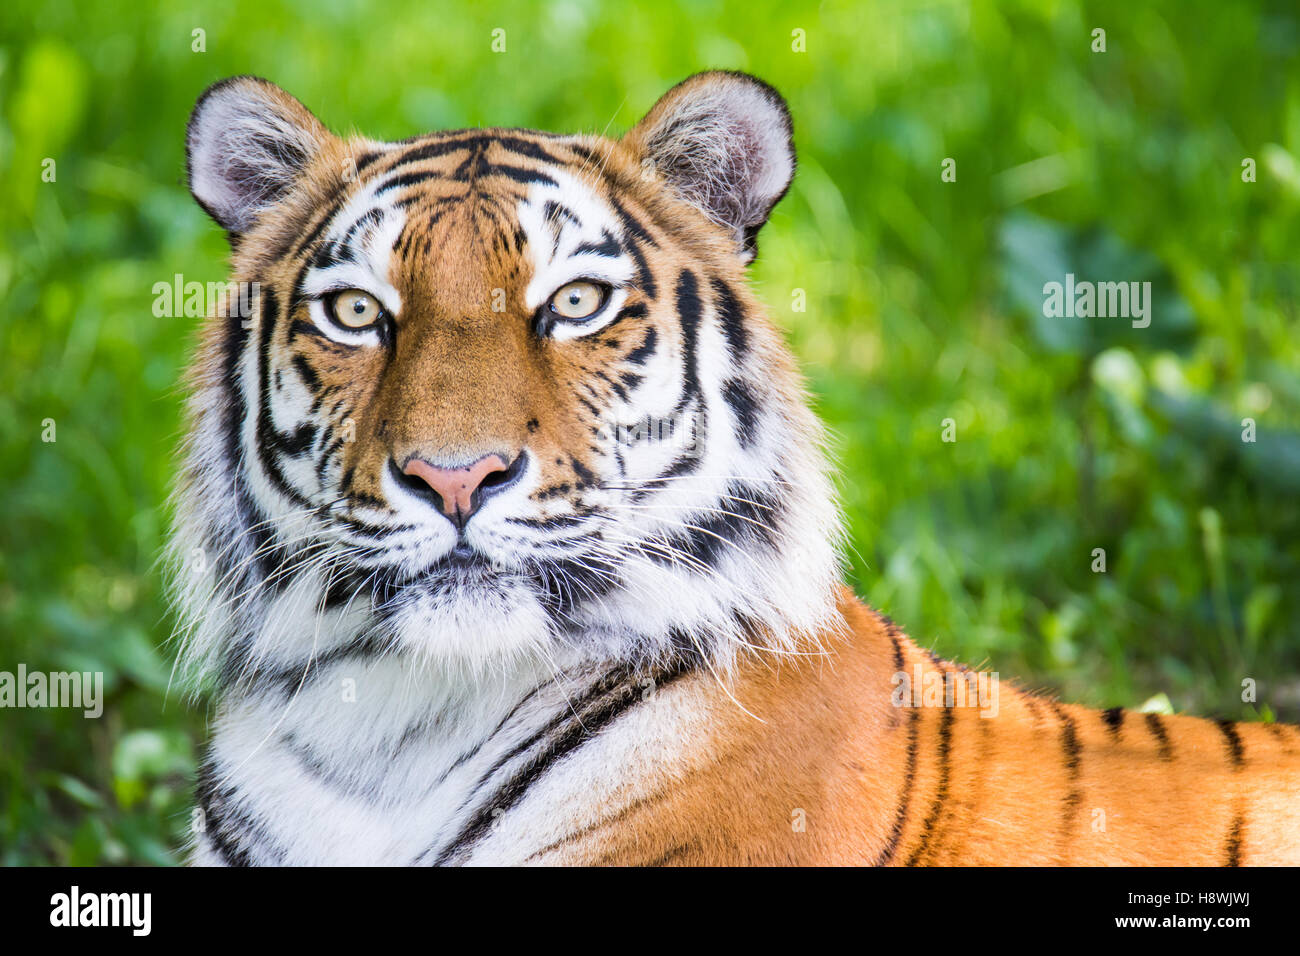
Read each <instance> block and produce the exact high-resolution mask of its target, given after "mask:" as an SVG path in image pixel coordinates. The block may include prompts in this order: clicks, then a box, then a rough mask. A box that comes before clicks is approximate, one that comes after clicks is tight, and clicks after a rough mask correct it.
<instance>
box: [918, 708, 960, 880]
mask: <svg viewBox="0 0 1300 956" xmlns="http://www.w3.org/2000/svg"><path fill="white" fill-rule="evenodd" d="M956 716H957V712H956V709H955V708H952V707H944V708H943V713H942V714H941V715H940V718H939V784H938V786H937V787H935V791H934V802H933V803H932V804H931V805H930V812H929V813H928V814H927V815H926V818H925V823H924V824H923V825H922V827H921V842H920V843H918V844H917V845H916V849H915V850H913V851H912V855H911V856H910V857H909V858H908V860H907V865H908V866H916V865H917V864H918V863H919V862H920V861H921V857H922V855H923V854H924V853H925V851H926V850H927V849H928V848H929V845H930V840H931V839H932V838H933V836H934V828H935V825H936V824H937V823H938V822H939V816H940V814H942V813H943V807H944V804H946V803H947V802H948V778H949V776H950V775H951V772H952V763H951V757H952V725H953V720H954V719H955V718H956Z"/></svg>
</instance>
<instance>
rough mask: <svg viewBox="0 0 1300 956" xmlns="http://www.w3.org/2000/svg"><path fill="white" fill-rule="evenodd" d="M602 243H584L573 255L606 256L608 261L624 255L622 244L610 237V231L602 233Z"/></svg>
mask: <svg viewBox="0 0 1300 956" xmlns="http://www.w3.org/2000/svg"><path fill="white" fill-rule="evenodd" d="M600 234H601V240H600V242H584V243H582V244H581V245H579V246H578V247H577V248H576V249H574V250H573V255H575V256H577V255H582V254H584V253H586V254H590V255H597V256H604V257H605V258H607V259H617V258H619V257H620V256H622V255H623V246H622V244H621V243H620V242H619V241H618V240H617V239H615V238H614V237H613V236H612V235H610V233H609V230H607V229H602V230H601V231H600Z"/></svg>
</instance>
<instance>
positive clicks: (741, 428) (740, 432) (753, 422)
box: [722, 378, 759, 448]
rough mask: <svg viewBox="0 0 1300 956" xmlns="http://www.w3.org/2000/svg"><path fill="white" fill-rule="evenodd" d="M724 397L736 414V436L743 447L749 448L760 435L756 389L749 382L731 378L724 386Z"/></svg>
mask: <svg viewBox="0 0 1300 956" xmlns="http://www.w3.org/2000/svg"><path fill="white" fill-rule="evenodd" d="M722 397H723V398H724V399H725V400H726V402H727V405H728V406H730V408H731V411H732V414H733V415H735V416H736V438H737V439H738V440H739V442H740V447H741V448H749V447H751V446H752V445H753V444H754V440H755V439H756V438H757V437H758V433H757V422H758V412H759V405H758V400H757V398H755V396H754V390H753V389H752V388H750V387H749V384H748V383H747V382H745V381H742V380H741V379H738V378H733V379H729V380H728V381H727V384H726V385H724V386H723V387H722Z"/></svg>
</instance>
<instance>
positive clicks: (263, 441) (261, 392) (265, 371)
mask: <svg viewBox="0 0 1300 956" xmlns="http://www.w3.org/2000/svg"><path fill="white" fill-rule="evenodd" d="M279 318H280V304H279V299H278V298H277V296H276V294H275V292H274V291H273V290H271V289H265V290H263V292H262V315H261V339H260V341H259V342H258V350H257V351H258V354H257V369H258V382H257V388H258V407H257V441H256V442H255V444H256V445H257V457H258V460H259V461H260V462H261V464H262V470H263V471H264V472H265V473H266V476H267V478H268V479H269V480H270V482H271V484H272V485H273V486H274V487H275V489H276V491H278V492H280V494H282V495H284V496H285V497H286V498H288V499H289V500H290V501H292V502H293V503H294V504H295V505H297V506H298V507H300V508H302V507H307V506H309V505H310V504H311V502H309V501H308V500H307V499H306V498H305V497H303V495H302V494H301V493H300V492H299V491H298V490H297V489H296V488H294V487H293V486H292V485H291V484H289V480H288V479H287V478H286V477H285V475H284V472H283V471H281V469H280V463H279V462H278V461H277V460H276V459H275V456H274V455H273V454H272V449H275V448H279V447H281V446H282V445H284V444H285V443H286V442H289V441H290V440H291V436H287V435H282V434H280V432H278V431H277V430H276V429H275V426H274V425H273V424H272V423H271V387H270V377H271V375H270V369H271V339H272V336H273V335H274V334H275V326H276V323H277V322H278V321H279Z"/></svg>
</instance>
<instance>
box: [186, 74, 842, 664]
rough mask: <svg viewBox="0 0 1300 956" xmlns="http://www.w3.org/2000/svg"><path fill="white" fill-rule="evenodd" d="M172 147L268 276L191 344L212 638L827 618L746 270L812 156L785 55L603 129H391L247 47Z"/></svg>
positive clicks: (202, 571) (199, 541) (774, 341)
mask: <svg viewBox="0 0 1300 956" xmlns="http://www.w3.org/2000/svg"><path fill="white" fill-rule="evenodd" d="M187 155H188V179H189V185H190V188H191V191H192V192H193V194H194V197H195V198H196V199H197V200H198V202H199V203H200V204H201V205H202V206H203V208H204V209H205V210H207V212H208V213H209V214H210V215H211V216H212V218H213V219H215V220H216V222H217V223H218V224H219V225H220V226H222V227H223V228H224V229H225V230H226V232H227V234H228V237H229V239H230V242H231V246H232V250H233V254H232V264H233V276H232V279H233V280H234V282H237V283H239V284H240V286H239V288H241V289H242V290H244V291H245V292H246V293H247V290H250V289H251V290H253V294H252V295H246V297H247V299H248V301H250V302H251V303H252V308H251V309H250V310H249V312H250V314H248V315H242V314H239V312H240V310H239V309H238V308H233V309H232V308H218V309H216V310H215V311H216V312H217V313H218V314H217V315H215V316H214V317H212V318H210V319H209V320H208V323H207V326H206V328H205V331H204V336H203V340H202V344H201V347H200V349H199V353H198V356H197V358H196V362H195V365H194V369H193V376H192V377H193V381H192V398H191V402H190V409H189V412H190V419H191V426H190V435H189V443H188V447H187V462H186V467H185V471H184V474H183V477H182V481H181V484H180V486H179V488H178V492H177V507H178V521H177V524H176V532H175V536H174V541H175V545H174V547H175V550H176V551H177V553H178V554H179V555H180V556H181V557H182V558H184V559H185V560H184V567H183V568H182V570H181V573H180V575H179V579H180V584H181V588H180V592H181V595H182V608H183V613H184V616H185V618H186V620H187V622H188V624H189V626H190V628H191V630H192V634H191V638H192V640H191V649H192V650H193V651H194V652H195V654H196V656H197V657H198V658H200V659H203V660H204V661H207V662H219V663H220V664H221V665H222V667H223V669H224V673H225V674H226V676H227V677H228V678H236V677H238V676H240V675H243V676H247V675H250V674H252V673H255V672H256V671H257V670H258V669H259V668H262V667H272V666H274V665H275V663H276V662H277V661H280V660H291V659H293V660H299V659H301V658H302V657H303V656H304V654H305V652H306V651H307V650H310V651H311V653H313V654H327V653H330V652H331V650H333V649H336V648H339V647H342V646H345V645H346V644H347V643H348V642H355V641H372V642H377V643H378V644H379V645H381V646H382V647H383V648H384V649H388V650H392V651H394V652H405V653H410V654H412V655H413V656H415V657H416V658H419V659H422V660H424V661H426V662H434V663H437V664H439V665H442V666H449V667H460V668H462V669H469V670H481V669H483V668H490V667H497V666H500V665H502V663H503V662H506V661H509V660H510V659H512V658H516V657H519V656H521V655H537V654H541V655H543V656H546V657H547V658H549V659H558V658H560V657H562V656H566V655H567V656H570V657H571V656H573V655H578V656H595V657H599V658H602V659H605V658H610V657H614V658H619V659H627V660H633V661H655V662H660V663H662V662H664V661H665V660H668V659H670V658H673V657H674V656H680V655H687V656H691V657H695V658H701V657H702V658H705V659H707V660H708V661H709V662H710V663H711V664H714V665H723V666H725V665H726V664H727V663H729V662H730V660H731V659H732V658H733V657H734V655H735V654H736V653H737V651H738V650H740V649H742V648H745V647H760V648H767V649H771V650H782V649H785V650H790V649H794V648H795V647H796V646H797V645H798V644H799V642H800V640H801V639H804V638H807V637H810V636H813V635H817V634H819V633H822V632H823V631H824V630H825V629H826V628H827V627H828V626H830V625H832V624H833V622H834V619H835V612H834V597H833V595H834V588H835V582H836V580H837V579H838V558H837V554H838V551H837V544H838V534H839V531H838V528H839V521H838V512H837V508H836V505H835V501H834V495H833V490H832V486H831V483H830V482H829V480H828V477H827V466H826V462H825V457H824V454H823V451H822V448H821V431H820V427H819V425H818V422H817V420H816V419H815V417H814V416H813V415H812V413H811V412H810V411H809V409H808V406H807V401H806V397H805V394H804V390H803V386H802V383H801V379H800V377H799V374H798V371H797V369H796V367H795V364H794V361H793V359H792V357H791V355H790V354H789V352H788V350H787V348H786V346H785V345H784V343H783V341H782V338H781V336H780V334H779V332H778V331H777V330H776V329H775V328H774V327H773V325H772V323H771V322H770V321H769V320H768V318H767V317H766V316H765V315H764V312H763V309H762V307H761V306H760V304H759V303H758V301H757V300H756V298H755V296H754V295H753V293H752V292H751V290H750V288H749V286H748V283H747V280H746V271H745V270H746V265H747V264H748V263H749V261H750V260H751V259H752V258H753V256H754V253H755V237H756V234H757V232H758V230H759V228H760V227H761V226H762V225H763V224H764V222H765V221H766V220H767V218H768V214H769V213H770V211H771V210H772V207H773V206H774V205H775V204H776V202H777V201H778V200H779V199H780V198H781V197H782V195H783V194H784V193H785V191H786V189H787V188H788V186H789V185H790V182H791V178H792V176H793V173H794V167H795V158H794V151H793V145H792V139H791V123H790V117H789V113H788V111H787V108H786V105H785V102H784V101H783V100H782V98H781V97H780V96H779V95H778V94H777V93H776V92H775V91H774V90H773V89H771V88H770V87H769V86H767V85H766V84H764V83H762V82H761V81H759V80H757V79H754V78H753V77H750V76H746V75H744V74H738V73H725V72H710V73H702V74H699V75H696V76H693V77H691V78H690V79H688V80H686V81H685V82H683V83H681V84H680V85H678V86H676V87H675V88H673V89H672V90H671V91H670V92H669V93H667V94H666V95H665V96H664V97H663V98H662V99H661V100H660V101H659V102H658V103H657V104H656V105H655V106H654V107H653V109H651V110H650V112H649V113H648V114H647V115H646V116H645V118H644V119H643V120H642V121H641V122H640V123H639V124H638V125H637V126H635V127H634V128H633V129H632V130H631V131H630V132H628V133H627V134H626V135H625V136H623V137H622V138H621V139H616V140H615V139H608V138H605V137H603V136H598V135H573V136H562V135H554V134H550V133H541V132H535V131H531V130H517V129H472V130H458V131H454V132H440V133H432V134H429V135H426V136H418V137H415V138H412V139H409V140H405V141H403V142H397V143H385V142H376V141H372V140H369V139H364V138H357V137H353V138H342V137H339V136H336V135H334V134H332V133H331V132H329V131H328V130H327V129H326V128H325V127H324V126H323V125H322V124H321V123H320V122H319V121H318V120H317V119H316V118H315V117H314V116H313V115H312V114H311V113H310V112H309V111H308V110H307V109H306V108H305V107H304V106H303V105H302V104H301V103H299V102H298V101H297V100H296V99H294V98H293V97H292V96H290V95H289V94H287V93H285V92H284V91H283V90H281V89H279V88H278V87H276V86H274V85H272V84H270V83H268V82H266V81H264V80H260V79H256V78H252V77H237V78H234V79H230V80H226V81H223V82H221V83H218V84H216V85H215V86H213V87H211V88H210V89H209V90H207V92H205V93H204V94H203V96H202V97H201V99H200V100H199V102H198V104H197V105H196V107H195V109H194V112H193V115H192V117H191V120H190V124H189V129H188V135H187ZM223 313H233V314H223ZM214 658H215V661H214Z"/></svg>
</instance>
